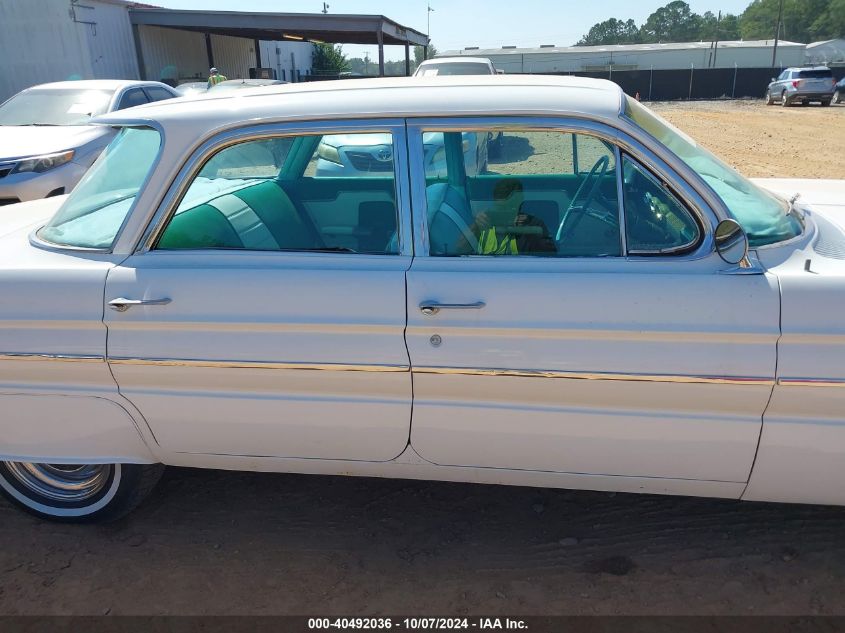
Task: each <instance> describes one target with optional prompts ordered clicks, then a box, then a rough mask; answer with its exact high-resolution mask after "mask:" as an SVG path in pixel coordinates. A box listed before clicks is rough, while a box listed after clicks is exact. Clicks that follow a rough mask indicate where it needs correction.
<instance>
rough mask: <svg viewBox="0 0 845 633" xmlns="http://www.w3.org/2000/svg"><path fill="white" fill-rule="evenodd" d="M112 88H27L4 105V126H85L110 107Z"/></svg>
mask: <svg viewBox="0 0 845 633" xmlns="http://www.w3.org/2000/svg"><path fill="white" fill-rule="evenodd" d="M112 94H114V93H113V92H112V91H111V90H80V89H78V88H62V89H50V90H48V89H43V90H38V89H36V90H25V91H24V92H19V93H18V94H16V95H15V96H14V97H12V98H11V99H9V100H8V101H7V102H6V103H4V104H3V105H0V125H85V124H86V123H88V119H90V118H91V117H92V116H97V115H98V114H104V113H105V112H106V110H108V107H109V102H110V101H111V98H112Z"/></svg>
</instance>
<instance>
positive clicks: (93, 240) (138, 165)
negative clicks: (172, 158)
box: [38, 128, 161, 249]
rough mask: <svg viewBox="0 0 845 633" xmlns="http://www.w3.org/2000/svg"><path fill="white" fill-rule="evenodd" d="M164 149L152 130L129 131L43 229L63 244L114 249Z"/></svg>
mask: <svg viewBox="0 0 845 633" xmlns="http://www.w3.org/2000/svg"><path fill="white" fill-rule="evenodd" d="M160 146H161V137H160V136H159V133H158V132H156V131H155V130H153V129H150V128H124V129H123V130H121V132H120V133H119V134H118V135H117V136H116V137H115V138H114V140H113V141H112V142H111V143H110V144H109V146H108V147H107V148H106V149H105V151H104V152H103V153H102V154H100V157H99V158H98V159H97V160H96V162H95V163H94V164H93V165H92V166H91V169H89V170H88V173H86V174H85V176H84V177H83V178H82V180H81V181H80V182H79V184H78V185H77V186H76V188H75V189H74V190H73V192H71V194H70V196H68V199H67V200H65V202H64V204H63V205H62V206H61V207H60V208H59V211H58V212H57V213H56V215H55V216H54V217H53V219H52V220H50V222H49V223H47V225H46V226H44V227H43V228H42V229H41V230H39V231H38V237H40V238H41V239H43V240H45V241H48V242H52V243H53V244H58V245H60V246H78V247H82V248H98V249H106V248H110V247H111V245H112V243H113V242H114V239H115V237H117V233H118V231H119V230H120V227H121V226H123V221H124V220H125V219H126V216H127V214H128V213H129V209H130V208H131V206H132V203H133V202H134V201H135V197H136V196H137V195H138V192H139V191H140V189H141V185H142V184H143V183H144V180H145V179H146V177H147V174H148V173H149V172H150V169H151V168H152V166H153V162H154V161H155V159H156V156H158V150H159V147H160Z"/></svg>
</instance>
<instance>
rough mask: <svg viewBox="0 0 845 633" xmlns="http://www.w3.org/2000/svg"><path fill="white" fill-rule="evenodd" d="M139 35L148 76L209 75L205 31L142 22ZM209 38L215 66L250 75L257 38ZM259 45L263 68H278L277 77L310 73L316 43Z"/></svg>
mask: <svg viewBox="0 0 845 633" xmlns="http://www.w3.org/2000/svg"><path fill="white" fill-rule="evenodd" d="M138 35H139V37H140V40H141V46H142V47H143V52H144V70H145V73H144V74H145V75H146V77H147V79H158V80H160V81H161V80H165V79H167V80H175V81H186V80H191V79H194V80H201V79H205V78H206V77H207V76H208V54H207V51H206V40H205V34H204V33H199V32H196V31H184V30H177V29H169V28H164V27H159V26H147V25H141V26H139V27H138ZM130 37H131V36H130ZM209 38H210V43H211V47H212V51H213V53H214V65H215V66H216V67H217V68H219V69H220V72H222V73H223V74H224V75H226V76H227V77H228V78H229V79H240V78H242V77H249V69H250V68H255V64H256V57H255V41H254V40H251V39H247V38H244V37H231V36H228V35H217V34H216V33H212V34H211V35H210V36H209ZM259 47H260V51H261V67H262V68H272V69H273V70H275V71H276V76H277V78H278V79H282V80H285V81H291V80H292V78H293V80H294V81H295V80H296V79H298V78H299V77H301V76H302V75H307V74H309V73H310V72H311V50H312V48H313V46H312V45H311V44H309V43H307V42H264V41H262V42H260V43H259ZM277 50H278V51H279V52H278V53H277V52H276V51H277ZM292 64H293V65H292Z"/></svg>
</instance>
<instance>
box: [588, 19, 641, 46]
mask: <svg viewBox="0 0 845 633" xmlns="http://www.w3.org/2000/svg"><path fill="white" fill-rule="evenodd" d="M639 40H640V32H639V29H638V28H637V24H636V23H635V22H634V21H633V20H627V21H623V20H617V19H616V18H610V19H609V20H605V21H604V22H599V23H598V24H595V25H593V27H592V28H591V29H590V30H589V31H588V32H587V34H586V35H585V36H584V37H582V38H581V39H580V40H579V41H578V43H577V44H576V46H599V45H601V44H636V43H637V42H639Z"/></svg>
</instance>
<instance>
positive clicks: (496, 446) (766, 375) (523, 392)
mask: <svg viewBox="0 0 845 633" xmlns="http://www.w3.org/2000/svg"><path fill="white" fill-rule="evenodd" d="M677 266H678V264H677V263H675V262H671V261H670V262H664V263H657V262H629V261H625V260H621V261H614V260H613V259H608V260H604V261H602V260H594V261H592V262H589V261H588V262H583V261H582V262H574V261H566V260H555V259H545V258H541V259H540V260H539V261H537V260H535V261H531V260H530V258H526V259H521V258H469V259H467V258H419V259H417V260H416V261H415V262H414V264H413V266H412V267H411V270H410V272H409V273H408V336H407V337H408V349H409V351H410V354H411V364H412V366H413V371H414V427H413V431H412V434H411V443H412V445H413V446H414V447H415V448H416V449H417V451H418V452H419V453H420V455H421V456H422V457H424V458H426V459H428V460H430V461H433V462H435V463H438V464H444V465H460V466H484V467H496V468H513V469H532V470H549V471H553V470H557V471H565V472H574V473H593V474H602V475H623V476H636V477H667V478H675V479H709V480H718V481H734V482H740V481H747V479H748V474H749V472H750V471H751V465H752V462H753V459H754V453H755V450H756V448H757V439H758V437H759V433H760V426H761V423H762V415H763V411H764V409H765V406H766V402H767V401H768V399H769V395H770V393H771V388H772V384H771V383H772V381H773V380H774V368H775V342H776V341H777V336H778V294H777V285H776V281H775V279H774V278H770V277H767V276H763V275H756V276H748V277H745V278H742V279H739V278H737V277H733V276H728V275H720V274H718V272H717V270H714V268H713V262H700V263H695V262H684V268H685V270H688V274H677V270H678V268H677ZM673 273H674V274H673ZM622 279H624V280H625V281H624V283H620V280H622ZM691 285H695V287H696V288H697V291H696V292H695V293H686V295H685V299H684V301H682V302H681V301H678V297H679V296H681V295H682V294H683V293H684V292H685V289H686V288H689V287H690V286H691ZM714 296H718V297H720V298H721V300H720V301H713V300H712V297H714ZM432 299H433V300H436V301H438V302H443V303H466V302H473V301H477V300H483V301H484V302H485V303H486V306H485V307H484V308H483V309H480V310H454V311H448V310H444V311H442V312H441V313H438V314H435V315H432V316H427V315H424V314H422V313H421V311H420V310H419V307H418V306H419V304H420V303H422V302H424V301H426V300H432ZM434 334H437V335H439V336H440V337H441V339H442V344H441V345H439V346H437V347H434V346H432V345H431V343H430V342H429V338H430V337H431V336H432V335H434ZM479 370H481V371H479ZM484 370H493V371H492V372H491V373H492V374H493V375H485V373H484ZM520 371H523V372H525V373H526V375H523V376H520V375H519V372H520ZM532 372H539V373H540V374H541V375H540V376H539V377H538V376H532V375H530V374H531V373H532ZM543 372H548V376H547V377H544V376H543V375H542V374H543ZM497 373H498V374H499V375H496V374H497ZM509 373H510V374H515V375H508V374H509ZM555 373H557V375H555ZM567 375H572V376H574V377H572V378H568V377H566V376H567ZM708 377H719V379H718V380H714V381H712V382H710V381H707V378H708ZM625 378H627V379H625ZM637 378H642V380H637ZM685 379H687V380H689V382H684V380H685Z"/></svg>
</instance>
